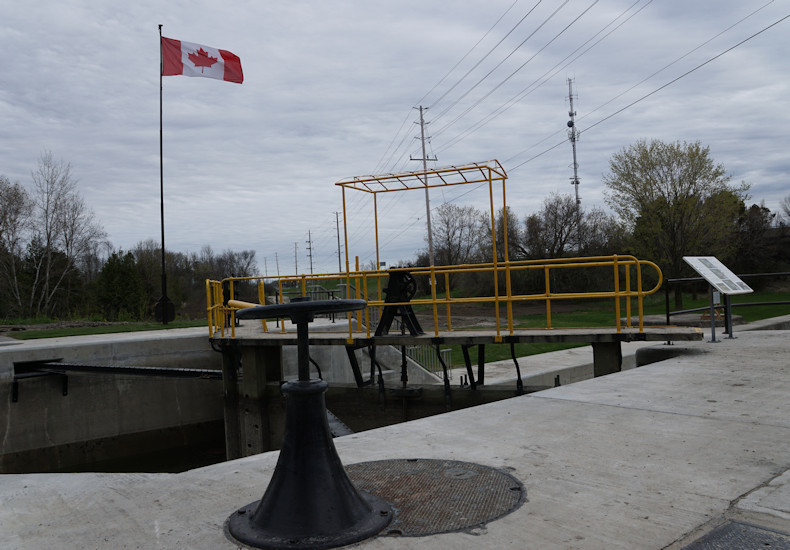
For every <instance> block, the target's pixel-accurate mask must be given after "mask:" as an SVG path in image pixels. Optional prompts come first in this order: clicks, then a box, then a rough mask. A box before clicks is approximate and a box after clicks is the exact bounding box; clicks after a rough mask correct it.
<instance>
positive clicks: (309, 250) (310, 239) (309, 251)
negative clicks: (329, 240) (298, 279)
mask: <svg viewBox="0 0 790 550" xmlns="http://www.w3.org/2000/svg"><path fill="white" fill-rule="evenodd" d="M307 257H308V258H310V275H312V274H313V236H312V235H311V233H310V230H309V229H308V230H307Z"/></svg>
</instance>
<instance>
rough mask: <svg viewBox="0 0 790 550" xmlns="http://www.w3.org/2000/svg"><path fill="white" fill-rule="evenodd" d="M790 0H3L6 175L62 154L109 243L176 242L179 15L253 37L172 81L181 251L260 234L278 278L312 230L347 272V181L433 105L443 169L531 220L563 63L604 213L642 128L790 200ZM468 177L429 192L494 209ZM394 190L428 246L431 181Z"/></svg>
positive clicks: (562, 110)
mask: <svg viewBox="0 0 790 550" xmlns="http://www.w3.org/2000/svg"><path fill="white" fill-rule="evenodd" d="M788 15H790V2H789V1H788V0H776V1H774V2H765V1H764V0H756V1H755V2H743V1H742V0H693V1H688V0H683V1H680V0H654V1H651V0H599V1H597V2H596V1H595V0H568V1H566V2H563V1H561V0H543V1H542V2H540V1H538V0H519V1H516V2H513V0H485V1H482V0H457V1H453V2H446V1H441V2H439V1H432V0H428V1H425V0H421V1H412V0H399V1H393V0H388V1H380V0H374V1H362V0H358V1H342V0H337V1H332V2H319V1H315V0H313V1H310V2H307V1H302V0H289V1H287V2H258V1H252V0H248V1H236V2H219V3H218V2H207V1H205V0H189V1H186V0H169V1H168V2H161V1H159V0H137V1H135V2H107V1H106V0H83V1H78V0H59V1H54V0H43V1H40V2H26V3H20V2H3V3H2V6H0V27H2V30H1V32H0V36H2V38H1V39H0V41H2V46H3V47H2V51H3V52H4V55H3V60H2V63H1V64H0V68H1V70H0V174H3V175H5V176H7V177H9V178H10V179H11V180H12V181H18V182H19V183H22V184H23V185H30V183H31V178H30V172H31V171H32V170H33V169H35V167H36V164H37V162H38V159H39V157H40V156H41V153H42V152H43V151H51V152H52V153H53V155H54V156H55V158H57V159H62V160H64V161H66V162H70V163H71V166H72V170H73V175H74V176H75V178H76V179H77V180H78V182H79V183H78V187H79V191H80V192H81V193H82V195H83V196H84V198H85V199H86V201H87V203H88V204H89V205H90V207H91V208H92V209H93V211H94V212H95V214H96V217H97V219H98V220H99V221H100V222H101V224H102V225H103V227H104V229H105V230H106V232H107V233H108V235H109V239H110V241H111V243H112V245H113V246H114V247H116V248H122V249H124V250H128V249H130V248H132V247H133V246H134V245H135V244H136V243H137V242H138V241H141V240H144V239H155V240H156V241H157V242H158V241H159V238H160V233H159V231H160V229H159V228H160V226H159V223H160V217H159V34H158V28H157V25H158V24H160V23H161V24H163V25H164V27H163V34H164V36H166V37H169V38H175V39H179V40H184V41H189V42H196V43H200V44H205V45H208V46H213V47H218V48H222V49H226V50H230V51H231V52H233V53H235V54H236V55H238V56H239V57H240V58H241V63H242V67H243V70H244V77H245V80H244V83H243V84H241V85H239V84H232V83H227V82H222V81H218V80H210V79H206V78H188V77H183V76H168V77H165V78H164V107H163V109H164V120H163V123H164V190H165V191H164V192H165V225H166V245H167V248H168V249H169V250H176V251H181V252H196V251H199V250H200V248H201V247H203V246H205V245H210V246H211V247H212V248H213V249H214V250H215V251H217V252H219V251H222V250H224V249H228V248H230V249H234V250H242V249H252V250H255V251H256V256H257V262H258V266H259V271H260V273H261V274H263V273H264V271H266V272H267V273H268V274H269V275H272V274H275V273H276V263H275V260H278V261H279V268H280V272H281V273H282V274H286V273H293V271H294V269H295V268H298V271H299V272H309V268H310V266H309V260H308V257H307V247H308V244H307V240H308V232H309V234H310V235H311V238H312V251H313V269H314V271H315V272H317V273H318V272H326V271H332V270H336V269H337V233H336V215H335V212H339V211H341V210H342V197H341V192H340V188H339V187H337V186H335V185H334V184H335V183H336V182H337V181H339V180H342V179H345V178H348V177H352V176H359V175H366V174H380V173H385V172H393V171H408V170H417V169H419V168H420V164H421V163H420V162H415V161H410V160H409V158H410V156H411V157H417V158H419V157H421V151H420V148H419V145H420V144H419V141H418V140H417V139H416V137H417V136H419V126H418V125H417V124H415V122H416V121H417V120H418V118H419V114H418V111H417V110H416V109H414V107H416V106H419V105H423V106H425V107H429V109H428V111H427V112H426V115H425V118H426V121H427V122H429V124H428V126H427V135H429V136H430V138H431V139H430V143H429V151H428V154H429V156H434V155H435V156H437V157H438V161H437V162H435V163H431V164H432V165H433V166H446V165H459V164H466V163H470V162H484V161H488V160H491V159H497V160H498V161H499V162H500V163H501V164H502V166H503V167H504V169H505V170H506V171H507V173H508V176H509V179H508V187H507V190H508V204H509V205H510V206H511V207H513V208H514V210H515V212H516V213H517V214H518V216H519V217H520V218H523V217H524V216H525V215H527V214H529V213H531V212H534V211H536V210H538V209H539V208H540V206H541V204H542V202H543V200H544V199H545V198H546V196H547V195H548V194H550V193H552V192H560V193H569V194H572V193H573V186H572V185H571V184H570V181H571V178H572V175H573V173H572V154H571V145H570V143H569V142H568V140H567V126H566V123H567V121H568V107H569V106H568V79H569V78H572V79H574V83H573V86H574V94H575V96H576V97H575V98H574V107H575V110H576V112H577V118H576V120H577V127H578V128H579V130H580V131H581V132H582V133H581V136H580V140H579V142H578V164H579V177H580V180H581V185H580V188H579V192H580V195H581V199H582V204H583V206H585V207H588V208H589V207H594V206H598V207H605V203H604V186H603V185H602V184H601V178H602V175H603V174H604V173H606V171H607V166H608V161H609V159H610V157H611V156H612V154H614V153H616V152H618V151H620V150H622V149H623V148H624V147H627V146H628V145H630V144H632V143H634V142H635V141H636V140H637V139H640V138H646V139H661V140H664V141H676V140H679V141H684V140H685V141H689V142H693V141H697V140H699V141H701V142H702V143H703V144H704V145H707V146H709V147H710V150H711V154H712V156H713V158H714V159H715V160H716V161H717V162H719V163H721V164H723V165H724V167H725V168H726V169H727V170H728V172H729V174H730V176H731V177H732V180H733V182H735V183H738V182H740V181H745V182H747V183H749V184H751V192H750V195H751V199H750V203H751V202H757V203H759V202H760V201H765V204H766V206H768V207H769V208H771V209H772V210H776V209H777V208H778V205H779V202H780V201H781V200H782V198H784V197H785V196H787V195H788V194H789V193H790V185H789V179H788V176H789V175H790V152H788V151H789V150H790V147H789V146H790V140H788V132H789V131H790V108H788V99H789V98H790V67H788V63H789V61H788V60H789V59H790V19H785V20H784V21H781V22H779V21H780V20H782V18H784V17H786V16H788ZM519 21H521V22H520V23H519ZM777 22H778V23H777ZM775 23H777V24H775ZM774 24H775V25H774ZM771 25H774V26H773V27H770V26H771ZM768 27H770V28H768ZM766 28H767V30H764V29H766ZM763 30H764V32H762V33H761V34H759V35H757V36H754V37H753V38H751V39H749V38H750V37H752V35H754V34H755V33H759V32H760V31H763ZM747 39H748V40H747ZM742 41H745V42H744V43H743V44H741V45H739V46H737V47H735V48H734V49H732V50H731V51H729V52H727V53H723V52H725V51H726V50H728V49H730V48H733V47H734V46H736V45H738V44H739V43H740V42H742ZM720 54H721V55H720ZM719 55H720V57H718V58H716V56H719ZM714 58H715V59H714ZM708 61H709V63H707V64H705V65H704V66H702V67H699V68H697V67H698V66H700V65H702V64H704V63H706V62H708ZM695 68H696V70H694V69H695ZM689 71H691V72H690V73H689ZM686 73H689V74H687V75H686ZM683 75H685V76H683ZM675 79H678V80H677V81H676V82H674V83H671V84H669V83H670V82H672V81H673V80H675ZM667 84H669V85H667ZM665 85H666V87H664V88H663V89H660V88H662V86H665ZM648 94H652V95H648ZM645 96H647V97H645ZM643 97H645V98H644V99H641V98H643ZM640 99H641V101H640ZM635 102H636V103H635ZM631 104H633V105H631ZM629 105H631V106H630V107H629ZM621 110H622V111H621ZM620 111H621V112H620ZM615 113H617V114H615ZM493 115H496V116H493ZM612 115H614V116H612ZM607 117H610V118H607ZM481 122H485V124H481ZM470 130H472V131H470ZM555 145H559V146H557V147H555V148H554V149H551V150H550V151H548V152H545V153H544V151H546V150H547V149H550V148H551V147H553V146H555ZM541 153H544V154H541ZM464 187H467V186H459V187H457V188H453V189H452V190H449V189H448V190H446V191H445V192H441V191H436V192H433V193H432V195H431V200H432V206H434V207H436V206H438V205H439V204H440V203H441V202H445V201H454V202H455V203H456V204H461V205H463V204H474V205H475V206H477V207H478V208H481V209H484V210H486V209H487V203H486V202H485V201H487V195H481V194H480V193H481V190H473V189H464ZM359 194H360V195H362V193H359ZM390 195H399V197H397V198H390V197H386V198H385V197H382V198H381V200H380V201H379V205H378V206H379V232H380V234H379V239H380V242H381V243H382V256H381V259H382V260H383V261H387V262H389V263H394V262H397V261H398V260H408V259H411V258H413V257H414V252H416V251H417V250H418V249H421V248H424V247H425V241H424V234H425V202H424V200H425V197H424V194H423V193H422V192H419V191H418V192H414V193H393V194H390ZM405 195H409V196H405ZM411 195H414V196H413V197H412V196H411ZM347 202H348V210H349V235H350V237H351V239H352V240H351V243H350V245H349V250H350V253H351V256H352V258H353V256H355V255H358V256H360V260H361V261H362V262H368V261H370V260H371V259H373V258H374V257H375V255H374V249H373V246H372V240H371V234H372V232H373V225H372V206H371V204H370V202H369V201H368V200H367V197H356V196H350V194H347ZM340 223H341V230H342V214H341V218H340ZM295 245H296V252H297V258H298V266H295V265H294V264H295V260H294V246H295Z"/></svg>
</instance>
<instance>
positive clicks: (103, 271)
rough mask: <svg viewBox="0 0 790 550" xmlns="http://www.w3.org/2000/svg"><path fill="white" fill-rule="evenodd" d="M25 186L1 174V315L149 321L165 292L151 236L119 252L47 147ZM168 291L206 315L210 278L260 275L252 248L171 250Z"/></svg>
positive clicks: (186, 308) (187, 313)
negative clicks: (156, 303)
mask: <svg viewBox="0 0 790 550" xmlns="http://www.w3.org/2000/svg"><path fill="white" fill-rule="evenodd" d="M31 179H32V185H31V186H30V187H29V188H26V187H24V186H22V185H21V184H19V183H18V182H11V181H10V180H9V179H8V178H7V177H5V176H2V175H0V277H1V278H2V285H0V318H2V319H14V318H20V319H25V318H35V317H51V318H60V319H68V318H83V319H85V318H94V317H98V318H99V319H101V320H109V321H118V320H122V321H123V320H146V319H151V318H153V304H154V303H155V302H156V301H157V300H158V299H159V297H160V296H161V269H162V268H161V247H160V245H159V244H158V243H156V242H155V241H154V240H150V239H149V240H143V241H140V242H138V243H137V244H136V245H135V246H134V247H133V248H132V249H131V250H128V251H123V250H115V249H113V247H112V245H111V243H110V242H109V240H108V239H107V234H106V233H105V231H104V229H103V228H102V226H101V225H100V224H99V222H98V221H97V220H96V219H95V216H94V214H93V212H92V210H91V209H90V208H89V207H88V206H87V204H86V203H85V201H84V199H83V198H82V196H81V195H80V193H79V192H78V190H77V181H76V179H75V178H74V176H73V174H72V170H71V165H70V164H68V163H66V162H63V161H61V160H57V159H55V157H54V156H53V155H52V153H51V152H44V153H43V154H42V155H41V157H40V159H39V161H38V165H37V167H36V169H35V170H34V171H33V172H32V174H31ZM165 265H166V268H167V282H168V289H167V292H168V297H169V298H170V299H171V300H172V301H173V302H174V303H175V304H177V311H178V314H179V315H180V316H181V317H186V318H200V317H203V316H205V311H206V310H205V308H206V279H208V278H223V277H227V276H228V275H231V274H233V275H236V276H240V277H246V276H251V275H255V274H256V272H257V266H256V264H255V252H254V251H252V250H243V251H233V250H225V251H223V252H221V253H216V252H214V251H213V250H212V249H211V247H210V246H205V247H203V248H202V249H201V250H200V252H197V253H190V254H185V253H181V252H167V253H166V254H165Z"/></svg>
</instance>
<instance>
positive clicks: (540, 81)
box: [438, 0, 653, 158]
mask: <svg viewBox="0 0 790 550" xmlns="http://www.w3.org/2000/svg"><path fill="white" fill-rule="evenodd" d="M641 1H642V0H636V2H634V3H633V4H631V5H630V6H629V7H628V8H626V9H625V10H624V11H623V12H622V13H620V14H619V15H618V16H617V17H615V18H614V19H612V20H611V21H610V22H609V23H607V24H606V25H605V26H604V27H603V28H602V29H601V30H599V31H598V32H597V33H595V34H594V35H592V36H591V37H590V38H588V39H587V40H586V41H585V42H583V43H582V44H581V45H580V46H579V47H578V48H576V49H575V50H574V51H572V52H571V53H570V54H568V55H567V56H565V58H564V59H562V60H561V61H559V62H558V63H556V64H555V65H554V66H553V67H552V68H550V69H549V70H548V71H546V72H544V73H543V74H542V75H541V76H539V77H538V78H536V79H535V80H533V81H532V82H531V83H530V84H529V85H528V86H527V87H526V88H524V89H522V90H521V91H520V92H518V93H517V94H516V95H515V96H513V97H512V98H510V99H509V100H508V101H506V102H505V103H503V104H502V105H500V106H499V107H497V108H496V109H495V110H494V111H493V112H491V113H489V114H488V115H487V116H485V117H483V118H482V119H480V120H478V121H477V122H476V123H475V124H473V125H472V126H470V127H469V128H467V129H466V130H465V131H463V132H461V133H460V134H458V135H457V136H456V137H454V138H453V139H451V140H450V141H449V142H447V143H445V144H444V145H442V146H441V147H440V148H439V149H438V152H442V151H445V150H447V149H448V148H450V147H452V146H453V145H455V144H456V143H458V142H460V141H462V140H463V139H465V138H467V137H468V136H469V135H471V134H473V133H474V132H476V131H477V130H479V129H480V128H482V127H483V126H485V125H486V124H488V123H489V122H491V121H492V120H494V119H495V118H497V117H498V116H500V115H502V114H504V113H505V111H507V110H508V109H510V108H511V107H513V106H514V105H515V104H517V103H519V102H520V101H522V100H523V99H524V98H525V97H527V96H528V95H529V94H531V93H532V92H534V91H536V90H537V89H538V88H540V87H541V86H543V85H544V84H546V83H547V82H548V81H550V80H551V79H552V78H554V77H555V76H556V75H557V74H558V73H559V72H560V71H562V70H564V69H565V68H567V67H568V66H570V65H571V64H572V63H573V62H574V61H576V60H578V59H579V58H580V57H582V56H583V55H585V54H586V53H588V52H589V51H590V50H591V49H593V48H594V47H595V46H597V45H598V44H600V43H601V42H603V41H604V40H605V39H606V38H607V37H609V36H610V35H611V34H612V33H614V32H615V31H616V30H618V29H619V28H620V27H622V26H623V25H624V24H626V23H627V22H628V21H630V20H631V19H632V18H633V17H634V16H636V15H637V14H638V13H640V12H641V11H642V10H643V9H645V8H646V7H647V6H649V5H650V4H651V3H652V2H653V0H649V1H648V2H647V4H645V5H643V6H642V7H640V8H639V9H638V10H637V11H636V12H634V13H632V14H631V15H629V16H628V18H626V19H625V20H624V21H622V22H621V23H620V24H619V25H617V26H616V27H615V28H613V29H612V30H610V31H609V32H608V33H606V34H605V35H604V36H602V37H601V38H600V39H598V40H597V41H596V42H595V43H593V44H592V45H591V46H590V47H589V48H587V49H585V50H584V51H583V52H581V53H580V54H579V55H577V56H576V57H574V58H573V59H571V60H570V61H568V59H569V58H571V57H572V56H573V55H574V54H575V53H576V52H578V51H579V50H581V49H582V48H584V47H585V46H586V45H587V44H589V43H590V42H591V41H592V40H594V39H595V37H597V36H598V35H600V34H601V33H602V32H604V31H605V30H606V29H607V28H609V27H610V26H611V25H613V24H614V23H615V22H617V20H618V19H620V18H621V17H623V16H624V15H625V14H626V13H628V12H629V11H630V10H631V9H633V8H634V6H636V5H637V4H639V3H640V2H641ZM565 61H568V63H566V64H565V65H564V66H562V67H560V65H562V64H563V63H565ZM558 67H559V68H558ZM555 69H556V70H555ZM552 71H554V72H553V73H552ZM549 73H551V74H550V75H549ZM546 75H549V76H546ZM556 133H559V132H556ZM552 135H554V134H552ZM549 137H551V136H549ZM543 141H545V139H544V140H543ZM540 143H542V141H541V142H538V144H536V145H539V144H540ZM533 147H534V146H533ZM519 154H521V153H519ZM515 156H518V155H515ZM515 156H514V157H513V158H515Z"/></svg>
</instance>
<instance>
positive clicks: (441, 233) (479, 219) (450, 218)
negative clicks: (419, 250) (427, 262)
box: [433, 203, 484, 265]
mask: <svg viewBox="0 0 790 550" xmlns="http://www.w3.org/2000/svg"><path fill="white" fill-rule="evenodd" d="M483 220H484V218H483V216H482V215H481V213H480V211H478V210H477V209H476V208H475V207H473V206H458V205H455V204H450V203H444V204H442V205H440V206H439V207H438V208H437V209H436V217H435V221H434V224H433V244H434V250H435V251H436V263H437V264H438V265H458V264H466V263H470V262H472V261H474V259H475V252H476V250H477V246H478V243H479V239H480V233H481V230H482V228H483Z"/></svg>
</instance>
